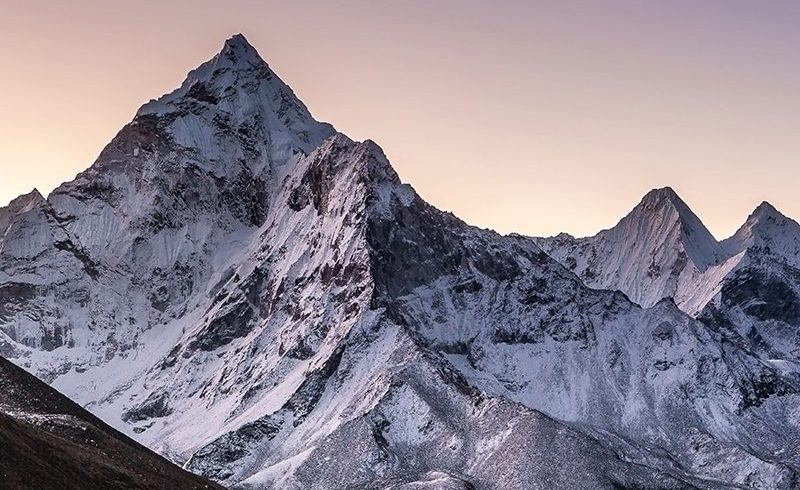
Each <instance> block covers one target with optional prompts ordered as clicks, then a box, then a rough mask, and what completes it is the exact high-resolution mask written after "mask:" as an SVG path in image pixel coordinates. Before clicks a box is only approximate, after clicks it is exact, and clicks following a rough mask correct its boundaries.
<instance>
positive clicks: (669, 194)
mask: <svg viewBox="0 0 800 490" xmlns="http://www.w3.org/2000/svg"><path fill="white" fill-rule="evenodd" d="M663 201H667V202H675V201H681V198H680V197H678V194H677V193H676V192H675V190H673V189H672V187H661V188H658V189H653V190H651V191H650V192H648V193H647V194H645V196H644V197H643V198H642V202H663ZM681 202H682V201H681Z"/></svg>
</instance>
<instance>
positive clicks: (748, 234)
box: [722, 201, 800, 261]
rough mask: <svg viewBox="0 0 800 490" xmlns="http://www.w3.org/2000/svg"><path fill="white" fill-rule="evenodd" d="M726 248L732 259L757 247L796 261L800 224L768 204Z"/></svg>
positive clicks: (748, 218) (758, 211)
mask: <svg viewBox="0 0 800 490" xmlns="http://www.w3.org/2000/svg"><path fill="white" fill-rule="evenodd" d="M722 246H723V248H724V249H725V251H726V252H727V253H728V254H731V255H735V254H738V253H740V252H742V251H744V250H746V249H749V248H751V247H754V246H755V247H759V248H761V249H764V250H766V251H770V252H773V253H782V254H783V255H785V256H786V257H787V258H791V259H792V261H794V260H795V257H796V256H797V254H798V252H800V224H798V223H797V222H796V221H794V220H793V219H791V218H789V217H787V216H786V215H784V214H783V213H781V212H780V211H778V210H777V209H775V206H773V205H772V204H770V203H768V202H767V201H764V202H762V203H761V204H759V205H758V206H757V207H756V209H755V210H753V212H752V213H750V216H748V217H747V221H745V222H744V224H743V225H742V226H741V227H740V228H739V229H738V230H736V233H734V235H733V236H732V237H730V238H728V239H726V240H723V242H722Z"/></svg>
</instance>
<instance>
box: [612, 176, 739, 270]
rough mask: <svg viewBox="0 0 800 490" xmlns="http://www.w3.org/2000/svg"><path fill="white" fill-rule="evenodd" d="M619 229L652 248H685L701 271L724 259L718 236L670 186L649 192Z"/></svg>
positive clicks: (690, 258) (621, 223) (627, 235)
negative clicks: (716, 236) (715, 235)
mask: <svg viewBox="0 0 800 490" xmlns="http://www.w3.org/2000/svg"><path fill="white" fill-rule="evenodd" d="M617 228H621V229H620V231H621V232H623V235H624V236H625V237H628V238H632V237H634V236H637V238H640V239H643V240H645V242H646V243H649V244H650V246H651V247H653V248H659V247H661V246H664V245H666V246H674V247H677V248H679V249H682V250H683V252H685V253H686V255H687V257H688V258H689V260H691V261H692V263H694V265H695V266H696V267H697V268H698V269H699V270H704V269H705V268H707V267H708V266H710V265H713V264H716V263H718V262H719V261H720V260H722V259H723V258H724V253H723V251H722V248H721V247H720V245H719V243H718V242H717V240H716V238H714V236H713V235H712V234H711V232H710V231H708V228H706V226H705V225H704V224H703V222H702V221H701V220H700V218H698V217H697V215H696V214H695V213H694V212H693V211H692V210H691V208H689V206H688V205H687V204H686V203H685V202H684V201H683V199H681V198H680V197H679V196H678V194H677V193H676V192H675V191H674V190H673V189H672V188H671V187H663V188H660V189H653V190H652V191H650V192H648V193H647V194H646V195H645V196H644V198H642V201H641V202H640V203H639V205H638V206H636V207H635V208H634V209H633V210H632V211H631V212H630V213H629V214H628V215H627V216H626V217H625V218H623V219H622V220H621V221H620V223H619V224H618V225H617V226H616V227H615V229H617ZM676 232H678V233H676ZM670 242H671V243H670Z"/></svg>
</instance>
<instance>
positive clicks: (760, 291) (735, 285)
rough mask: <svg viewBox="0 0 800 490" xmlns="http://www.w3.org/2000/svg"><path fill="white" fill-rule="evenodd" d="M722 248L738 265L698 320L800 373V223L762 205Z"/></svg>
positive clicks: (730, 261)
mask: <svg viewBox="0 0 800 490" xmlns="http://www.w3.org/2000/svg"><path fill="white" fill-rule="evenodd" d="M722 246H723V248H724V249H725V250H726V251H727V252H728V253H729V254H730V255H731V256H732V257H731V258H730V259H729V260H728V262H727V264H733V266H732V267H728V270H727V273H726V275H725V276H724V277H723V278H722V279H721V280H720V285H719V291H720V292H719V294H718V295H717V296H716V297H715V298H714V301H712V302H710V303H708V304H707V305H705V307H704V309H703V310H702V311H701V312H700V314H699V316H698V318H700V319H701V320H703V321H704V322H706V323H708V324H709V325H712V326H714V327H715V328H719V329H720V330H722V331H726V332H729V333H730V334H732V335H731V336H732V338H734V339H736V340H738V341H740V342H742V343H743V344H744V345H746V346H747V347H748V348H749V349H752V350H753V351H755V352H757V353H758V354H759V355H760V356H761V357H762V358H764V359H767V360H770V362H772V363H773V364H775V365H776V366H778V367H779V368H781V369H783V370H786V371H790V372H796V373H800V225H798V223H797V222H796V221H794V220H792V219H790V218H787V217H786V216H784V215H782V214H781V213H780V212H779V211H777V210H776V209H775V208H774V207H773V206H772V205H770V204H769V203H762V204H761V205H759V206H758V207H757V208H756V210H755V211H753V213H752V214H751V215H750V217H748V219H747V221H746V222H745V223H744V224H743V225H742V227H741V228H739V230H738V231H737V232H736V233H735V234H734V235H733V236H732V237H730V238H728V239H727V240H724V241H723V242H722Z"/></svg>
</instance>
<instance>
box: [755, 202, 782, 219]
mask: <svg viewBox="0 0 800 490" xmlns="http://www.w3.org/2000/svg"><path fill="white" fill-rule="evenodd" d="M751 216H754V217H769V216H781V217H784V215H783V214H782V213H781V212H780V211H778V210H777V209H775V206H773V205H772V204H770V203H768V202H767V201H763V202H762V203H761V204H759V205H758V206H757V207H756V209H755V210H753V213H752V214H751Z"/></svg>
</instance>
